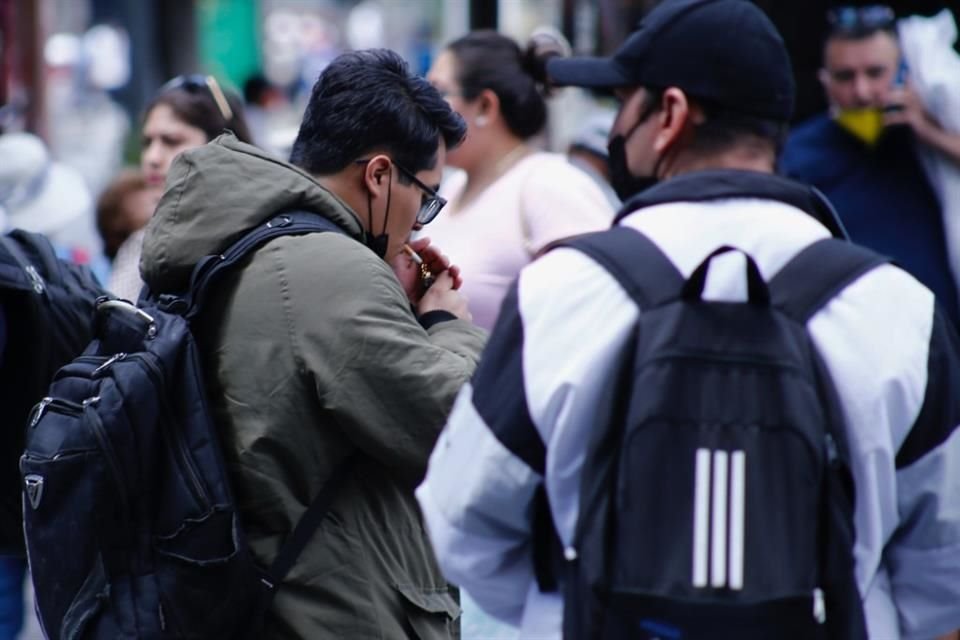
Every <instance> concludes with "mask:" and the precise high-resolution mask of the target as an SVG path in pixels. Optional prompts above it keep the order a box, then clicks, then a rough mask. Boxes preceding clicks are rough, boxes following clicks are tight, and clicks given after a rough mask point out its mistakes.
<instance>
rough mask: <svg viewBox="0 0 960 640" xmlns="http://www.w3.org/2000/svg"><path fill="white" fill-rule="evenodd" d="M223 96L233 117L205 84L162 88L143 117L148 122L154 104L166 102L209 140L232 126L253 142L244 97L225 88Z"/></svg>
mask: <svg viewBox="0 0 960 640" xmlns="http://www.w3.org/2000/svg"><path fill="white" fill-rule="evenodd" d="M223 97H224V98H226V100H227V104H229V105H230V111H232V112H233V113H232V117H231V118H230V119H229V120H228V119H225V118H224V117H223V113H221V111H220V108H219V107H218V106H217V103H216V101H215V100H214V97H213V94H211V93H210V90H209V89H208V88H207V87H205V86H195V85H184V86H176V87H173V88H170V89H166V90H161V91H160V93H158V94H157V95H156V96H154V98H153V100H151V101H150V102H149V103H147V108H146V109H145V110H144V112H143V113H144V117H143V120H144V122H146V120H147V116H149V115H150V112H151V111H153V108H154V107H156V106H158V105H161V104H165V105H167V106H168V107H170V109H171V110H172V111H173V115H174V116H176V118H177V119H178V120H181V121H183V122H185V123H186V124H188V125H190V126H191V127H196V128H197V129H200V130H201V131H203V133H204V134H205V135H206V136H207V141H208V142H209V141H210V140H213V139H214V138H216V137H217V136H219V135H220V134H221V133H223V132H224V130H225V129H229V130H230V131H232V132H233V133H234V135H236V136H237V139H238V140H240V141H241V142H246V143H250V144H252V143H253V136H252V135H250V127H249V125H247V120H246V118H244V116H243V101H241V100H240V96H238V95H237V94H236V93H234V92H233V91H230V90H229V89H226V88H223Z"/></svg>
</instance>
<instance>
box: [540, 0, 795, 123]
mask: <svg viewBox="0 0 960 640" xmlns="http://www.w3.org/2000/svg"><path fill="white" fill-rule="evenodd" d="M547 72H548V74H549V76H550V79H551V82H552V83H553V84H554V85H556V86H576V87H588V88H595V89H615V88H618V87H633V86H644V87H655V88H659V89H665V88H667V87H678V88H680V89H682V90H683V91H684V92H685V93H686V94H687V95H689V96H690V97H692V98H700V99H702V100H707V101H710V102H714V103H716V104H719V105H721V106H724V107H727V108H729V109H731V110H733V111H736V112H738V113H744V114H747V115H753V116H758V117H762V118H770V119H772V120H779V121H783V122H786V121H788V120H789V119H790V117H791V116H792V115H793V103H794V96H795V95H796V86H795V84H794V80H793V70H792V68H791V66H790V56H789V55H788V54H787V49H786V46H785V45H784V43H783V38H781V37H780V34H779V33H778V32H777V29H776V27H774V26H773V23H772V22H770V19H769V18H767V16H766V15H765V14H764V13H763V11H761V10H760V9H759V8H757V7H756V6H755V5H754V4H752V3H751V2H748V1H747V0H663V2H661V3H660V4H658V5H657V6H656V7H655V8H654V9H653V10H652V11H651V12H650V13H649V14H647V15H646V16H645V17H644V18H643V20H641V21H640V23H639V25H638V26H637V29H636V31H634V32H633V33H632V34H631V35H630V36H629V37H628V38H627V39H626V40H625V41H624V42H623V44H622V45H620V48H619V49H618V50H617V51H616V53H614V54H613V56H611V57H609V58H596V57H585V58H552V59H550V60H549V62H548V63H547Z"/></svg>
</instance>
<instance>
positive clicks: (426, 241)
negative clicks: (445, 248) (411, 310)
mask: <svg viewBox="0 0 960 640" xmlns="http://www.w3.org/2000/svg"><path fill="white" fill-rule="evenodd" d="M408 246H409V247H410V248H411V249H413V250H414V251H415V252H416V253H417V255H419V256H420V258H421V259H422V260H423V264H424V265H425V267H426V269H427V270H428V271H429V272H430V273H431V274H433V276H434V278H436V277H437V276H438V275H439V274H440V273H443V272H447V273H449V275H450V278H451V280H452V282H453V289H459V288H460V285H462V284H463V278H462V277H461V276H460V268H459V267H457V266H456V265H451V264H450V259H449V258H448V257H447V256H445V255H443V253H441V251H440V250H439V249H438V248H437V247H436V246H435V245H431V244H430V238H419V239H417V240H413V241H411V242H410V243H409V245H408ZM390 266H391V267H393V272H394V273H396V274H397V279H398V280H399V281H400V284H401V286H403V290H404V292H406V294H407V298H408V299H409V300H410V302H412V303H413V304H418V303H419V302H420V299H421V298H423V295H424V293H425V291H426V288H425V287H424V283H423V278H422V272H421V269H420V265H419V264H418V263H417V262H416V261H415V260H414V259H413V258H412V257H411V256H409V255H408V254H407V253H405V252H401V253H400V254H399V255H397V256H396V257H395V258H394V259H393V260H392V261H391V263H390Z"/></svg>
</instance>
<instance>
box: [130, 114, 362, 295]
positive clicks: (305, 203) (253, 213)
mask: <svg viewBox="0 0 960 640" xmlns="http://www.w3.org/2000/svg"><path fill="white" fill-rule="evenodd" d="M293 210H298V211H312V212H315V213H318V214H320V215H322V216H324V217H325V218H327V219H329V220H331V221H332V222H334V223H335V224H337V225H338V226H340V227H342V228H343V229H344V230H345V231H346V232H347V234H348V235H350V236H351V237H354V238H357V239H361V238H362V237H363V229H362V227H361V226H360V222H359V220H358V219H357V217H356V214H354V213H353V211H352V210H351V209H350V208H349V207H348V206H347V205H346V204H345V203H344V202H343V201H342V200H340V199H339V198H338V197H337V196H336V195H335V194H333V193H332V192H331V191H329V190H327V189H326V188H324V187H323V186H321V185H320V183H318V182H317V181H316V180H315V179H314V178H313V177H311V176H310V175H309V174H308V173H306V172H305V171H303V170H302V169H299V168H297V167H295V166H293V165H291V164H289V163H287V162H283V161H281V160H278V159H276V158H273V157H271V156H269V155H267V154H266V153H265V152H264V151H262V150H260V149H258V148H257V147H254V146H252V145H249V144H245V143H243V142H240V141H239V140H237V139H236V137H235V136H233V134H229V133H226V134H223V135H221V136H219V137H218V138H216V139H215V140H213V141H211V142H210V143H209V144H206V145H203V146H202V147H197V148H195V149H190V150H188V151H185V152H183V153H181V154H180V155H179V156H177V158H176V159H175V160H174V162H173V164H172V165H171V167H170V173H169V175H168V177H167V188H166V190H165V191H164V193H163V197H162V198H161V199H160V203H159V204H158V205H157V210H156V212H155V213H154V216H153V218H151V220H150V224H149V225H148V226H147V233H146V237H145V238H144V241H143V253H142V254H141V257H140V273H141V275H142V276H143V279H144V282H146V283H147V285H148V286H149V287H150V289H151V290H152V291H162V292H179V291H182V290H184V289H185V288H186V287H187V285H188V284H189V281H190V274H191V272H192V271H193V267H194V265H196V264H197V263H198V262H199V261H200V260H201V259H202V258H204V257H205V256H208V255H212V254H217V253H221V252H222V251H223V250H224V249H226V248H227V247H229V246H230V244H232V243H233V242H234V241H235V240H236V239H237V238H239V237H240V235H242V234H243V233H244V232H245V231H247V230H249V229H251V228H253V227H255V226H257V225H258V224H260V223H262V222H264V221H265V220H268V219H269V218H271V217H272V216H274V215H276V214H277V213H281V212H283V211H293Z"/></svg>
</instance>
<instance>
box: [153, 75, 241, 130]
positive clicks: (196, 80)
mask: <svg viewBox="0 0 960 640" xmlns="http://www.w3.org/2000/svg"><path fill="white" fill-rule="evenodd" d="M173 89H184V90H185V91H189V92H196V91H202V90H206V91H209V92H210V97H211V98H213V102H214V104H216V105H217V109H219V110H220V115H221V116H223V119H224V121H226V122H230V121H231V120H232V119H233V109H231V108H230V103H229V102H227V96H226V95H224V93H223V90H222V89H221V88H220V84H219V83H218V82H217V79H216V78H214V77H213V76H205V75H202V74H199V73H194V74H189V75H183V76H177V77H176V78H174V79H173V80H170V81H169V82H167V83H166V84H165V85H163V86H162V87H160V93H164V92H166V91H171V90H173Z"/></svg>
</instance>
